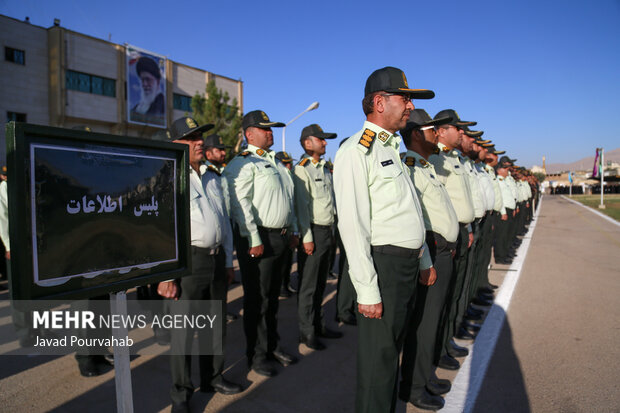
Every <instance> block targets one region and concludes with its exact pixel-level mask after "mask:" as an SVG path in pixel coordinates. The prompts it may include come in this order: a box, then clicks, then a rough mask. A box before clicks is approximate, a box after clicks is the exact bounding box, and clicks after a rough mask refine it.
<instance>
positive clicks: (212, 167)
mask: <svg viewBox="0 0 620 413" xmlns="http://www.w3.org/2000/svg"><path fill="white" fill-rule="evenodd" d="M207 171H211V172H213V173H215V174H216V175H217V176H221V175H222V174H221V173H220V171H218V170H217V168H216V167H215V166H213V165H207Z"/></svg>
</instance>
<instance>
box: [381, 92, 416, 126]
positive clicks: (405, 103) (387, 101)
mask: <svg viewBox="0 0 620 413" xmlns="http://www.w3.org/2000/svg"><path fill="white" fill-rule="evenodd" d="M380 96H381V97H382V99H383V114H384V119H385V125H383V127H384V128H385V129H387V130H389V131H397V130H401V129H403V128H404V127H405V125H407V120H409V114H410V113H411V111H412V110H413V109H415V107H414V106H413V103H412V102H411V99H410V98H409V96H405V95H390V94H381V95H380Z"/></svg>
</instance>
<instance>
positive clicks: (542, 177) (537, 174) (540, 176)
mask: <svg viewBox="0 0 620 413" xmlns="http://www.w3.org/2000/svg"><path fill="white" fill-rule="evenodd" d="M532 175H534V176H535V177H536V179H538V182H540V183H542V182H543V181H544V180H545V178H546V177H547V175H545V174H544V173H542V172H534V173H533V174H532Z"/></svg>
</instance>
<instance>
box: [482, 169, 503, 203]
mask: <svg viewBox="0 0 620 413" xmlns="http://www.w3.org/2000/svg"><path fill="white" fill-rule="evenodd" d="M484 169H485V170H486V172H487V174H488V175H489V177H490V179H491V183H492V184H493V193H494V198H493V201H494V202H493V211H497V212H501V211H502V209H503V206H504V203H503V201H502V190H501V189H500V187H499V182H498V181H497V176H496V175H495V170H494V169H493V167H492V166H489V165H485V167H484ZM505 213H506V212H502V214H505Z"/></svg>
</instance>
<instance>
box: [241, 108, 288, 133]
mask: <svg viewBox="0 0 620 413" xmlns="http://www.w3.org/2000/svg"><path fill="white" fill-rule="evenodd" d="M252 126H253V127H255V128H261V129H267V128H282V127H284V126H286V124H285V123H282V122H272V121H271V120H270V119H269V116H267V114H266V113H265V112H263V111H262V110H253V111H252V112H248V113H246V114H245V115H244V116H243V121H242V122H241V127H242V128H243V130H246V129H247V128H249V127H252Z"/></svg>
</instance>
